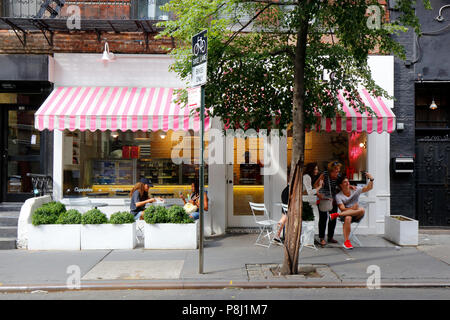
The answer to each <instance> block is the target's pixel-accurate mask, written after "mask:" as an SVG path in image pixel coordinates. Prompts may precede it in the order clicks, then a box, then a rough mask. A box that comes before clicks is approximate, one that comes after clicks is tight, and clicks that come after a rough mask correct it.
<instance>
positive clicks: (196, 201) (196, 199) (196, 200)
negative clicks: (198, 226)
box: [180, 180, 208, 220]
mask: <svg viewBox="0 0 450 320" xmlns="http://www.w3.org/2000/svg"><path fill="white" fill-rule="evenodd" d="M191 191H192V194H191V197H190V199H188V200H187V201H186V199H185V198H184V196H183V194H182V193H181V192H180V198H181V199H182V200H183V202H184V204H185V205H186V204H187V203H190V204H192V205H194V206H196V207H197V210H196V211H194V212H191V213H188V214H189V217H190V218H191V219H194V220H197V219H198V218H199V217H200V190H199V185H198V180H195V182H193V183H192V185H191ZM204 196H205V198H204V201H203V209H204V210H205V211H208V192H207V191H205V193H204Z"/></svg>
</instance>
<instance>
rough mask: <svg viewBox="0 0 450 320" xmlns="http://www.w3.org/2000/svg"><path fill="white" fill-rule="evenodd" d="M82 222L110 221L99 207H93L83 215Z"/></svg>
mask: <svg viewBox="0 0 450 320" xmlns="http://www.w3.org/2000/svg"><path fill="white" fill-rule="evenodd" d="M81 223H82V224H102V223H108V217H107V216H106V215H105V214H104V213H103V212H101V211H100V210H98V209H91V210H89V211H88V212H86V213H85V214H83V215H82V216H81Z"/></svg>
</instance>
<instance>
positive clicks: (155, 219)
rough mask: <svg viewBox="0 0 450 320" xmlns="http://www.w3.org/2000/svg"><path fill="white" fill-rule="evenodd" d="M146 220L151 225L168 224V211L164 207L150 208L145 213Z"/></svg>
mask: <svg viewBox="0 0 450 320" xmlns="http://www.w3.org/2000/svg"><path fill="white" fill-rule="evenodd" d="M144 220H145V222H147V223H149V224H155V223H168V222H169V217H168V215H167V209H166V208H165V207H164V206H150V207H148V208H147V209H145V211H144Z"/></svg>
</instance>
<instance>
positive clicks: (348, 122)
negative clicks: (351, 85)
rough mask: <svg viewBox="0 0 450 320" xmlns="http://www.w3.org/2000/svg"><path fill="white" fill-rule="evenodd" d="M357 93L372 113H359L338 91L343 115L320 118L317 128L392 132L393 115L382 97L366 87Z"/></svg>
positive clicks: (393, 124) (341, 92)
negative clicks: (371, 92)
mask: <svg viewBox="0 0 450 320" xmlns="http://www.w3.org/2000/svg"><path fill="white" fill-rule="evenodd" d="M358 93H359V96H360V97H361V100H362V101H363V102H364V104H365V106H366V107H367V109H370V110H372V111H373V112H374V114H370V113H369V112H365V113H360V112H359V111H358V110H355V109H354V108H353V107H352V106H351V103H350V101H348V100H347V99H346V97H345V94H344V92H343V91H339V92H338V99H339V101H340V102H341V105H342V111H343V112H344V113H345V116H336V117H335V118H333V119H330V118H321V119H320V126H318V128H317V130H323V131H327V132H330V131H336V132H341V131H347V132H352V131H356V132H363V131H365V132H368V133H371V132H373V131H375V132H378V133H382V132H388V133H391V132H393V131H394V130H395V115H394V113H393V112H392V110H391V109H390V108H389V107H388V106H387V104H386V103H385V101H384V100H383V98H382V97H373V96H371V95H370V94H369V92H368V91H367V90H366V89H360V90H358ZM319 117H320V116H319Z"/></svg>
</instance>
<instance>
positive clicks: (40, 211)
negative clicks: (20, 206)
mask: <svg viewBox="0 0 450 320" xmlns="http://www.w3.org/2000/svg"><path fill="white" fill-rule="evenodd" d="M56 220H58V216H57V215H56V214H54V213H52V212H51V211H49V210H48V209H46V208H42V207H40V208H37V209H36V210H35V211H34V212H33V215H32V216H31V223H32V224H33V225H34V226H38V225H41V224H55V223H56Z"/></svg>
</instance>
